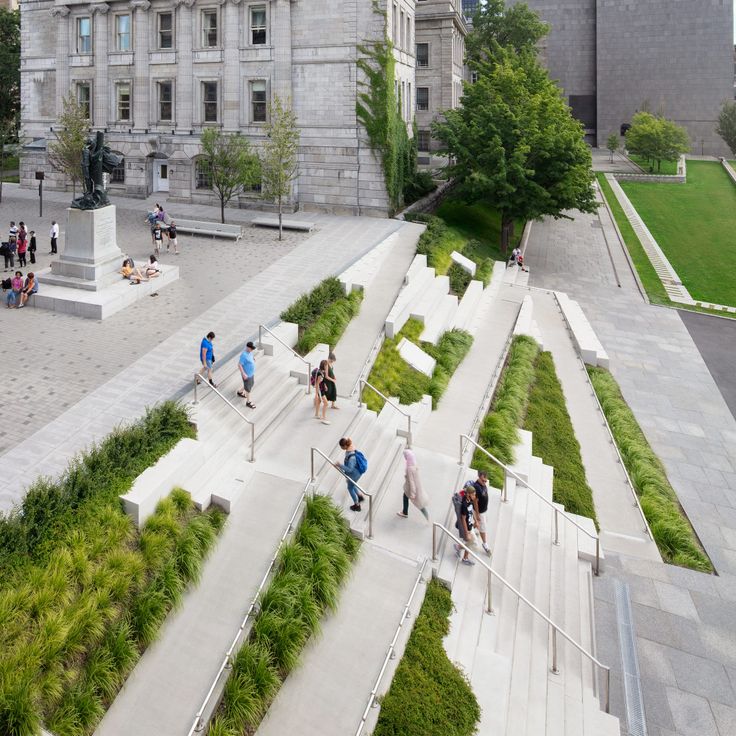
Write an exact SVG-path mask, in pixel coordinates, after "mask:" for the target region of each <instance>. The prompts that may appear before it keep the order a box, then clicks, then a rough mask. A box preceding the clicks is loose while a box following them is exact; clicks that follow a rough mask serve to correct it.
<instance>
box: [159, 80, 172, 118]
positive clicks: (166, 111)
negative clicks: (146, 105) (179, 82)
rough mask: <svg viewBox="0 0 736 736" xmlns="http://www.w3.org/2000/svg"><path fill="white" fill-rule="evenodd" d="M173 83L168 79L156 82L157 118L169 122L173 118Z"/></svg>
mask: <svg viewBox="0 0 736 736" xmlns="http://www.w3.org/2000/svg"><path fill="white" fill-rule="evenodd" d="M173 103H174V85H173V83H172V82H170V81H168V80H167V81H166V82H159V83H158V119H159V120H161V121H163V122H170V121H172V120H173V119H174V104H173Z"/></svg>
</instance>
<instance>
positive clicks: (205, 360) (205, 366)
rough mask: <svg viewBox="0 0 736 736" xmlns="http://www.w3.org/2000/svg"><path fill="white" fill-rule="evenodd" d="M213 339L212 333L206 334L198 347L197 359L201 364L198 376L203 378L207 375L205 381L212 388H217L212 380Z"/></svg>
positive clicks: (213, 334)
mask: <svg viewBox="0 0 736 736" xmlns="http://www.w3.org/2000/svg"><path fill="white" fill-rule="evenodd" d="M214 339H215V333H214V332H208V333H207V335H206V336H205V337H203V338H202V342H201V343H200V346H199V359H200V361H201V363H202V367H201V368H200V369H199V373H198V375H200V376H203V375H204V374H207V380H208V381H209V382H210V386H212V388H217V385H216V384H215V382H214V381H213V380H212V364H213V363H214V362H215V349H214V346H213V345H212V341H213V340H214Z"/></svg>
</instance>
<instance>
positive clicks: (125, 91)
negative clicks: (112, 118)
mask: <svg viewBox="0 0 736 736" xmlns="http://www.w3.org/2000/svg"><path fill="white" fill-rule="evenodd" d="M115 97H116V109H117V114H118V118H117V119H118V120H124V121H126V122H129V121H130V82H120V83H119V84H116V85H115Z"/></svg>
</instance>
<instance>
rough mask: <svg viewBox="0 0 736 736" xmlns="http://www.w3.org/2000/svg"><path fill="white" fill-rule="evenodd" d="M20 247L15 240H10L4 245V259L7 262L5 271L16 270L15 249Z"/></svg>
mask: <svg viewBox="0 0 736 736" xmlns="http://www.w3.org/2000/svg"><path fill="white" fill-rule="evenodd" d="M17 247H18V243H17V242H16V241H15V240H10V241H8V242H7V243H3V245H2V253H3V259H4V260H5V270H6V271H12V270H13V269H14V268H15V249H16V248H17Z"/></svg>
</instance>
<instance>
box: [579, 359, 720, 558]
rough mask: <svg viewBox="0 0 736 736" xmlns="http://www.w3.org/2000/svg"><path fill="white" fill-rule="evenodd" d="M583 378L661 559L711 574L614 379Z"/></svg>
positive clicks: (594, 371) (597, 373)
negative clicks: (590, 386) (594, 397)
mask: <svg viewBox="0 0 736 736" xmlns="http://www.w3.org/2000/svg"><path fill="white" fill-rule="evenodd" d="M588 375H589V376H590V380H591V382H592V383H593V388H594V389H595V392H596V394H597V396H598V400H599V401H600V402H601V406H602V407H603V413H604V414H605V416H606V419H607V420H608V424H609V426H610V427H611V432H612V433H613V437H614V439H615V441H616V445H617V446H618V449H619V452H620V453H621V457H622V458H623V461H624V464H625V465H626V469H627V471H628V472H629V476H630V478H631V482H632V483H633V484H634V489H635V490H636V493H637V495H638V496H639V500H640V503H641V508H642V510H643V511H644V515H645V516H646V518H647V521H648V522H649V527H650V529H651V530H652V536H653V537H654V540H655V542H656V543H657V547H658V548H659V551H660V553H661V554H662V557H663V558H664V559H665V560H666V561H667V562H671V563H673V564H675V565H681V566H682V567H689V568H691V569H693V570H700V571H701V572H713V565H712V564H711V562H710V560H709V559H708V556H707V555H706V554H705V551H704V550H703V547H702V545H701V544H700V541H699V540H698V538H697V536H696V534H695V531H694V530H693V528H692V526H691V525H690V522H689V520H688V518H687V515H686V514H685V512H684V511H683V509H682V506H680V502H679V500H678V498H677V494H676V493H675V491H674V489H673V488H672V486H671V485H670V482H669V480H668V479H667V473H666V472H665V469H664V467H663V466H662V463H661V462H660V460H659V458H658V457H657V456H656V455H655V453H654V451H653V450H652V448H651V447H650V446H649V443H648V442H647V439H646V437H645V436H644V433H643V432H642V430H641V427H640V426H639V423H638V422H637V421H636V418H635V417H634V414H633V412H632V411H631V409H630V408H629V405H628V404H627V403H626V400H625V399H624V397H623V396H622V394H621V390H620V389H619V386H618V384H617V383H616V380H615V379H614V377H613V376H612V375H611V374H610V373H609V372H608V371H606V370H604V369H603V368H594V367H591V366H588Z"/></svg>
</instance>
